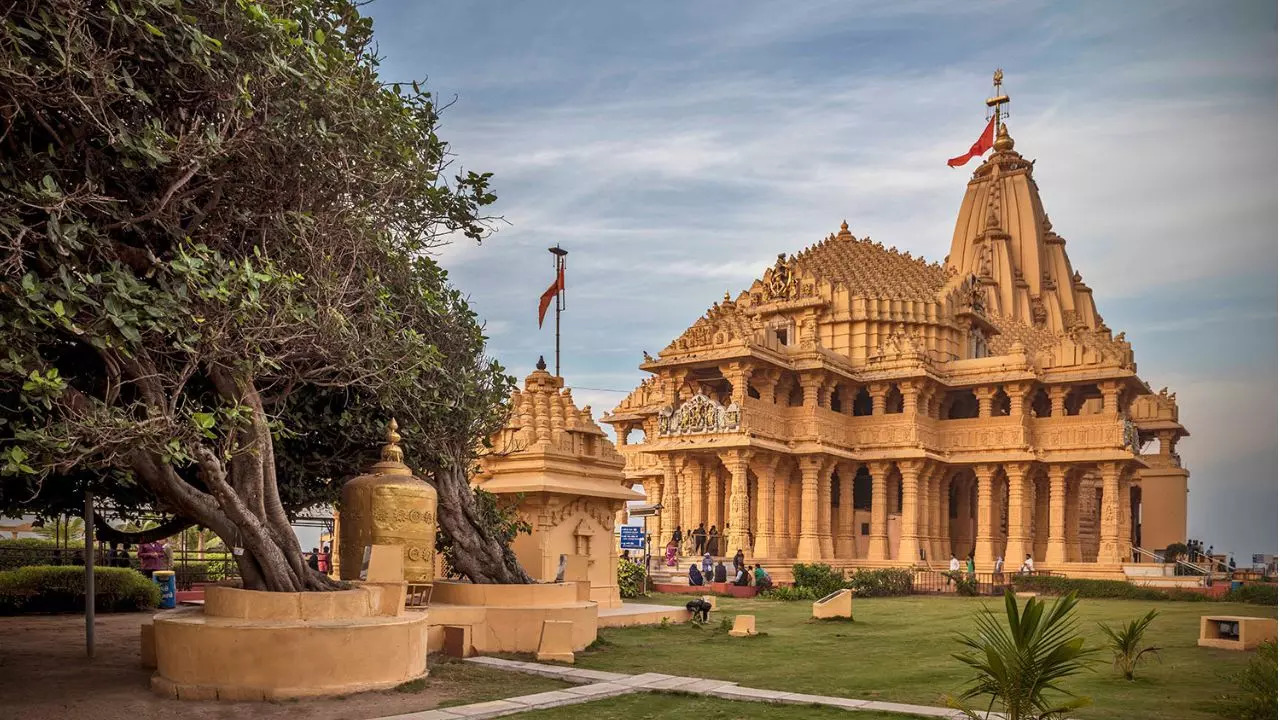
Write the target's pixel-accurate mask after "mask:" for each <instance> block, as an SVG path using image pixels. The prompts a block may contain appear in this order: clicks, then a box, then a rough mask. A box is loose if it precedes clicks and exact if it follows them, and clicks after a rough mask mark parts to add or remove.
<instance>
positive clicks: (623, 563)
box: [618, 558, 645, 598]
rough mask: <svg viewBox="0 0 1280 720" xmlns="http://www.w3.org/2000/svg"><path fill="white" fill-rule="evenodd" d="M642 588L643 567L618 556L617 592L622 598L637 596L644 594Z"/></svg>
mask: <svg viewBox="0 0 1280 720" xmlns="http://www.w3.org/2000/svg"><path fill="white" fill-rule="evenodd" d="M644 590H645V588H644V568H643V567H641V566H640V565H638V564H636V563H633V562H631V561H630V560H623V559H622V558H618V594H619V595H621V596H622V597H624V598H637V597H641V596H643V595H645V591H644Z"/></svg>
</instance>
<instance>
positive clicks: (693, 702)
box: [516, 692, 919, 720]
mask: <svg viewBox="0 0 1280 720" xmlns="http://www.w3.org/2000/svg"><path fill="white" fill-rule="evenodd" d="M516 717H518V718H520V720H536V719H537V718H554V720H579V719H581V720H667V719H668V718H698V720H740V719H748V718H750V719H754V718H761V719H762V720H763V719H764V718H768V720H837V719H840V720H909V719H910V718H913V717H919V716H916V715H900V714H898V713H892V714H891V713H880V712H863V711H861V710H859V711H858V712H856V713H850V712H849V711H848V710H841V709H839V708H832V707H824V706H821V705H781V704H774V703H762V702H745V701H742V700H721V699H720V698H710V697H698V696H696V695H682V694H676V693H653V692H640V693H635V694H632V695H622V696H620V697H616V698H610V699H608V700H597V701H595V702H589V703H583V704H581V705H565V706H562V707H558V708H551V709H550V710H538V711H535V712H529V713H521V714H519V715H517V716H516Z"/></svg>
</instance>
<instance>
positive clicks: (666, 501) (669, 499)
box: [654, 455, 680, 548]
mask: <svg viewBox="0 0 1280 720" xmlns="http://www.w3.org/2000/svg"><path fill="white" fill-rule="evenodd" d="M676 462H677V461H676V457H675V456H674V455H666V456H665V457H663V459H662V533H663V535H662V536H659V537H656V538H654V545H655V546H657V547H661V548H665V547H666V546H667V542H668V541H669V540H671V536H672V535H673V534H674V533H675V531H676V527H678V526H679V525H680V498H679V496H678V495H677V493H676V489H677V483H678V482H679V479H678V477H677V470H676Z"/></svg>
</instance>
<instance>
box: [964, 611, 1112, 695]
mask: <svg viewBox="0 0 1280 720" xmlns="http://www.w3.org/2000/svg"><path fill="white" fill-rule="evenodd" d="M1004 605H1005V614H1006V616H1007V622H1001V620H1000V619H998V618H997V617H996V615H995V614H994V613H992V612H991V610H990V609H989V608H983V609H982V610H981V611H980V612H979V613H978V615H977V617H976V623H977V626H978V632H977V634H976V635H973V636H968V635H962V636H960V638H959V639H960V642H961V643H963V644H964V645H966V646H967V647H968V648H969V650H967V651H966V652H963V653H956V654H955V655H954V656H953V657H955V658H956V659H957V660H959V661H960V662H962V663H964V664H965V665H968V666H969V667H970V668H972V669H973V670H974V672H975V675H974V678H973V681H972V684H971V685H969V687H967V688H966V689H965V690H964V692H963V693H962V694H961V695H960V698H959V700H956V699H954V698H952V699H950V704H951V705H952V707H955V708H958V709H960V710H962V711H963V712H964V713H965V715H966V716H967V717H970V718H974V719H975V720H977V719H978V718H981V717H983V716H982V715H979V714H978V713H977V711H974V710H972V709H970V708H968V707H966V706H965V704H964V701H967V700H971V699H973V698H989V700H988V703H987V709H986V713H985V715H987V716H989V715H990V713H991V712H992V711H993V710H995V711H998V712H1000V713H1003V716H1004V717H1005V718H1006V720H1051V719H1052V718H1061V717H1063V716H1064V715H1065V714H1066V713H1068V712H1070V711H1071V710H1074V709H1076V708H1079V707H1082V706H1084V705H1087V704H1088V703H1089V699H1088V698H1085V697H1079V696H1076V695H1074V694H1072V693H1070V692H1067V691H1066V690H1064V689H1062V687H1061V686H1060V684H1059V683H1061V682H1062V681H1063V680H1065V679H1066V678H1068V677H1071V676H1072V675H1075V674H1077V673H1079V672H1081V671H1083V670H1085V669H1086V668H1087V667H1088V665H1089V663H1090V662H1091V660H1090V655H1092V654H1093V652H1094V649H1092V648H1086V647H1085V645H1084V637H1082V636H1081V635H1080V634H1079V633H1078V632H1077V631H1076V620H1075V613H1074V612H1073V610H1074V608H1075V606H1076V595H1075V593H1071V594H1069V595H1067V596H1065V597H1062V598H1059V599H1058V600H1057V601H1056V602H1054V604H1053V605H1052V606H1050V607H1047V608H1046V605H1045V604H1044V603H1043V602H1041V601H1040V600H1037V599H1036V598H1031V599H1029V600H1027V605H1026V607H1025V608H1024V609H1023V610H1022V612H1021V613H1019V612H1018V601H1017V598H1016V597H1015V596H1014V594H1013V591H1012V590H1008V591H1006V592H1005V595H1004Z"/></svg>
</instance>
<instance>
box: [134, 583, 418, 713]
mask: <svg viewBox="0 0 1280 720" xmlns="http://www.w3.org/2000/svg"><path fill="white" fill-rule="evenodd" d="M382 593H383V588H381V587H373V586H364V587H357V588H356V589H354V590H343V591H338V592H307V593H269V592H257V591H252V590H240V589H238V588H231V587H223V586H211V587H209V588H207V589H206V591H205V604H204V607H203V608H180V609H177V610H170V611H166V612H161V613H159V614H157V615H156V616H155V620H154V630H153V632H154V642H155V657H156V673H155V674H154V675H153V676H152V678H151V688H152V690H154V691H155V692H157V693H159V694H161V695H167V696H170V697H176V698H178V699H181V700H215V699H217V700H273V699H279V698H290V697H307V696H316V695H342V694H347V693H353V692H363V691H367V690H382V689H386V688H391V687H395V686H396V685H399V684H401V683H403V682H406V681H408V680H413V679H416V678H420V677H423V676H424V675H426V674H427V614H426V613H425V612H414V613H407V614H405V613H404V612H403V610H400V612H401V614H399V615H380V614H378V613H379V608H380V607H381V606H382V605H383V602H382Z"/></svg>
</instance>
